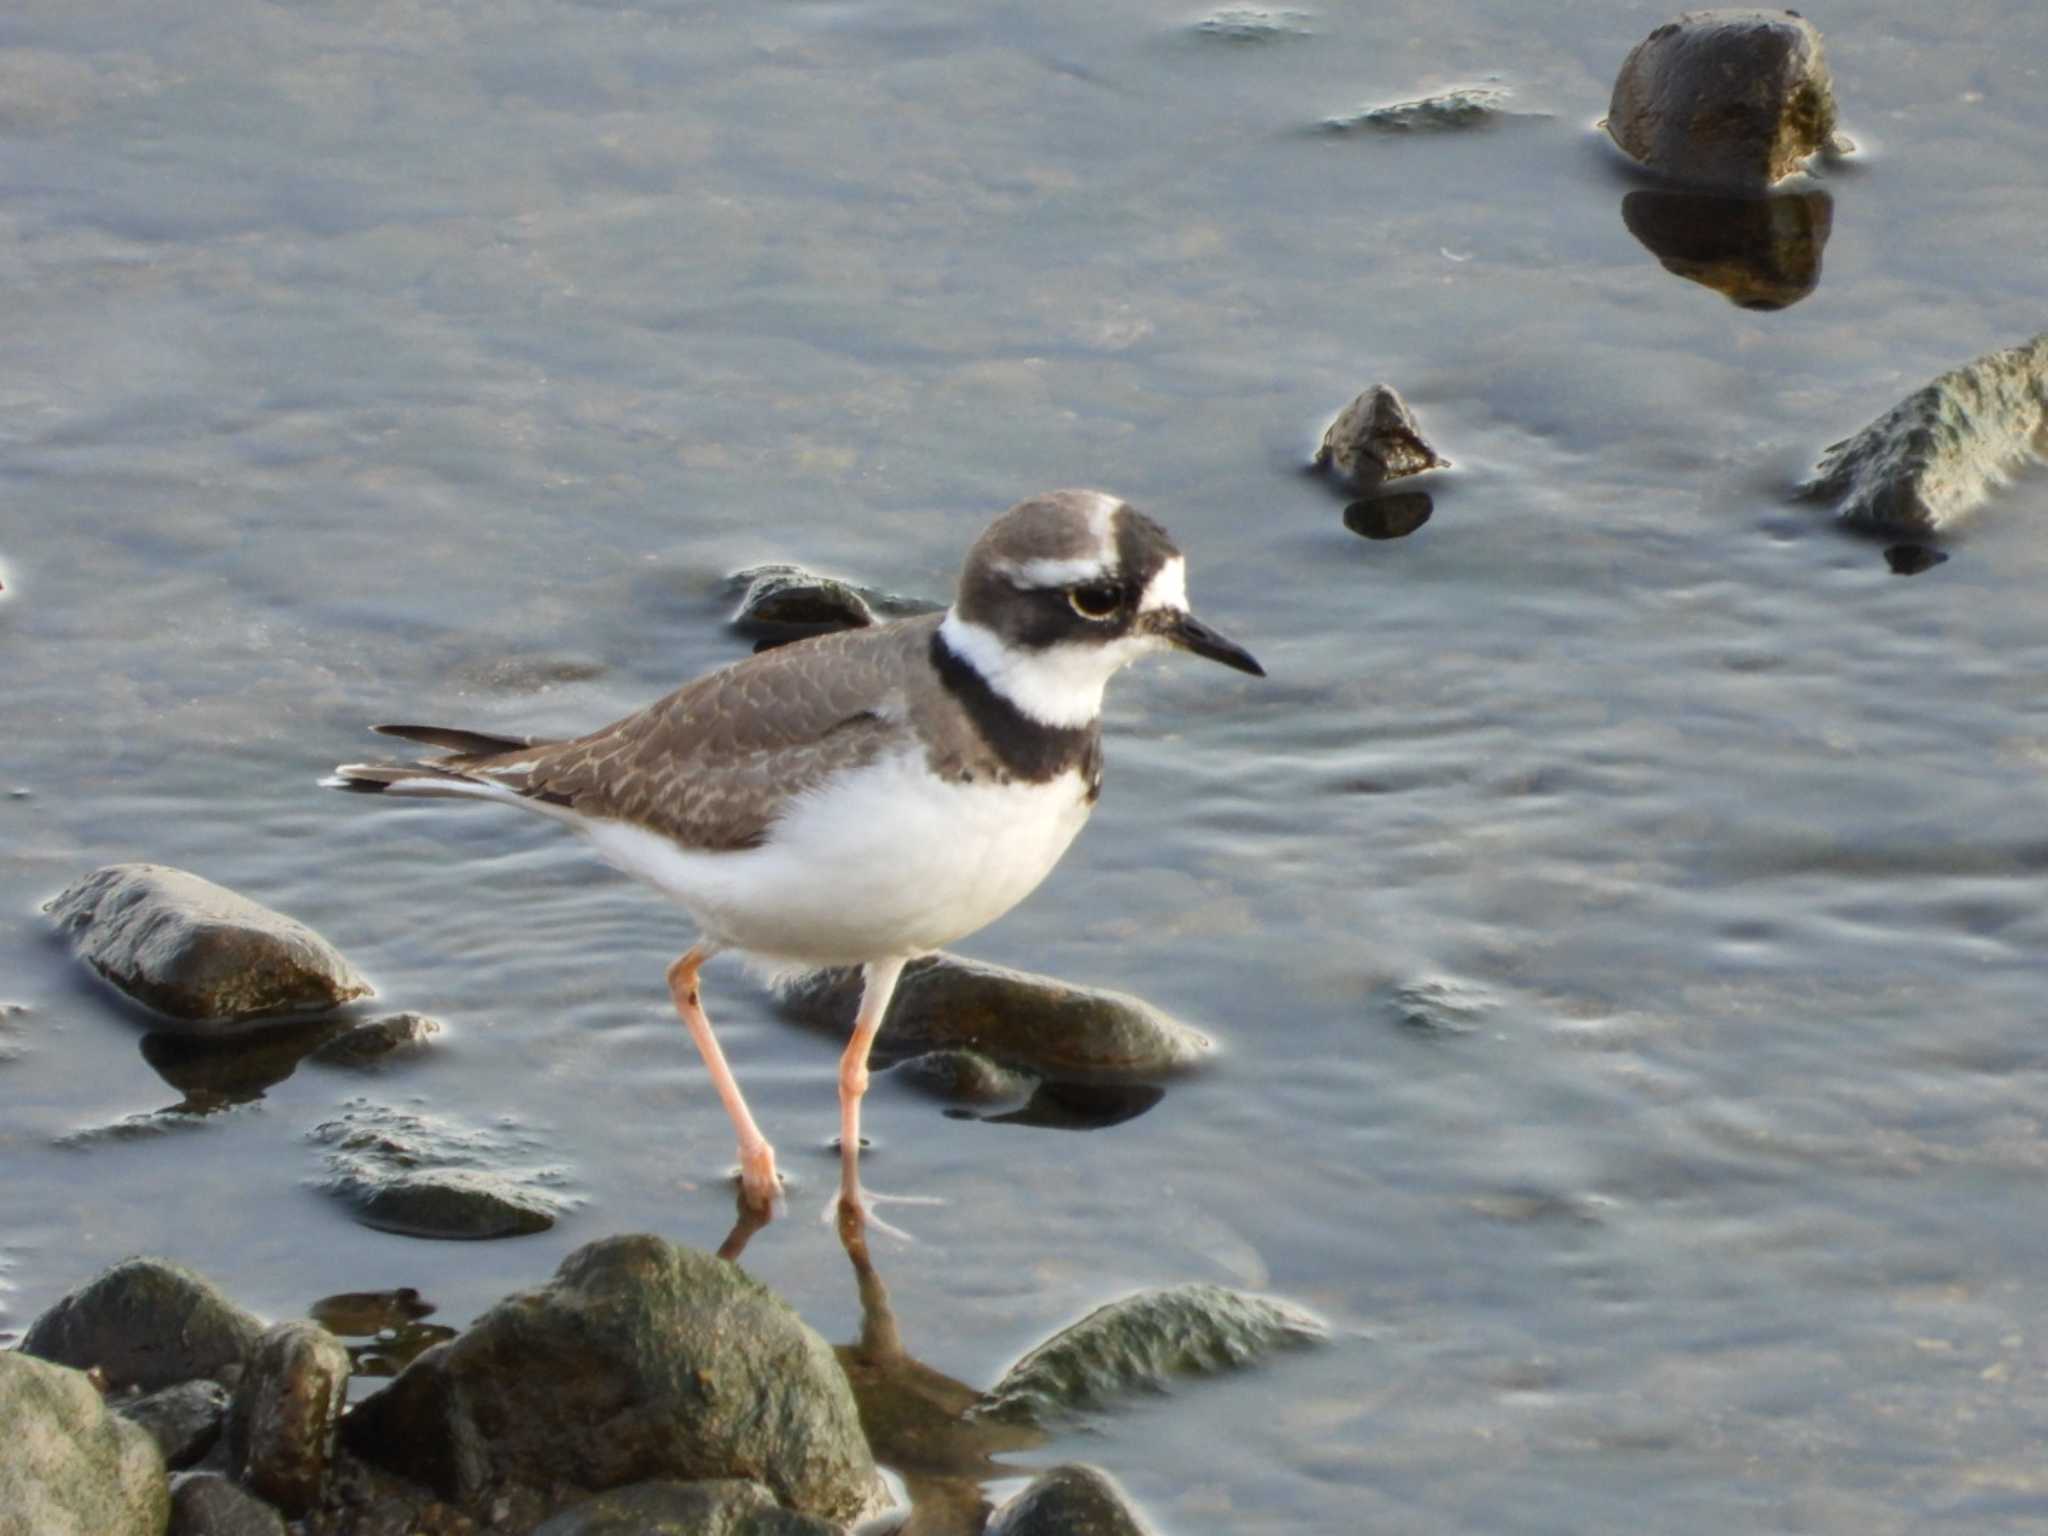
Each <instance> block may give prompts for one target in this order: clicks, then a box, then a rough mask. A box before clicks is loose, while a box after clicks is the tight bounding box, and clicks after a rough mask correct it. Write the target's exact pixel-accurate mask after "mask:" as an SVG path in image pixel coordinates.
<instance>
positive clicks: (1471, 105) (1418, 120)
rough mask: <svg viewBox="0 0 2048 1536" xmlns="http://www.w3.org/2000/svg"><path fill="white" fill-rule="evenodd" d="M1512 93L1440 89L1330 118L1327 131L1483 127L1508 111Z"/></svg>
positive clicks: (1502, 89) (1431, 130)
mask: <svg viewBox="0 0 2048 1536" xmlns="http://www.w3.org/2000/svg"><path fill="white" fill-rule="evenodd" d="M1508 100H1509V92H1508V91H1507V89H1506V88H1505V87H1502V86H1498V85H1467V86H1460V87H1459V88H1458V89H1456V90H1451V91H1439V92H1437V94H1436V95H1434V96H1421V97H1418V98H1416V99H1415V100H1414V101H1390V102H1387V103H1386V104H1385V105H1384V106H1377V107H1365V108H1362V109H1360V110H1359V111H1357V112H1353V113H1351V114H1350V115H1349V116H1348V117H1326V118H1324V119H1323V130H1324V132H1326V133H1356V132H1357V131H1359V130H1360V129H1366V130H1369V131H1371V132H1374V133H1442V132H1445V131H1447V130H1451V129H1457V128H1483V127H1487V126H1489V125H1491V124H1493V123H1497V122H1499V121H1500V120H1501V118H1502V117H1503V116H1505V115H1506V113H1507V104H1508Z"/></svg>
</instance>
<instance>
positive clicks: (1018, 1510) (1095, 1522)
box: [985, 1462, 1152, 1536]
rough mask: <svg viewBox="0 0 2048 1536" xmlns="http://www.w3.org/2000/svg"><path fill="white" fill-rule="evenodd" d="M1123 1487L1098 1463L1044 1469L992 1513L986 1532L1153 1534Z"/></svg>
mask: <svg viewBox="0 0 2048 1536" xmlns="http://www.w3.org/2000/svg"><path fill="white" fill-rule="evenodd" d="M1151 1533H1152V1527H1151V1526H1149V1525H1147V1524H1146V1523H1145V1518H1144V1516H1142V1515H1140V1514H1139V1513H1138V1511H1137V1509H1136V1508H1135V1507H1133V1505H1132V1504H1131V1502H1130V1500H1129V1499H1128V1498H1126V1497H1125V1496H1124V1491H1123V1490H1122V1489H1121V1488H1119V1487H1117V1485H1116V1483H1115V1481H1114V1480H1113V1479H1112V1478H1111V1477H1110V1475H1109V1474H1108V1473H1107V1472H1104V1471H1102V1470H1101V1469H1100V1468H1099V1467H1089V1466H1083V1465H1081V1464H1080V1463H1078V1462H1072V1463H1069V1464H1068V1465H1066V1466H1064V1467H1054V1468H1053V1469H1052V1470H1051V1471H1049V1472H1041V1473H1040V1474H1039V1475H1038V1476H1037V1477H1034V1478H1033V1479H1032V1480H1031V1483H1030V1485H1029V1486H1028V1487H1027V1488H1025V1490H1024V1491H1023V1492H1022V1493H1020V1494H1018V1495H1017V1496H1016V1497H1015V1498H1014V1499H1012V1500H1010V1502H1009V1503H1007V1504H1005V1505H1004V1506H1003V1507H1002V1508H1001V1509H999V1510H997V1511H996V1512H995V1514H994V1515H992V1516H991V1517H990V1518H989V1522H988V1526H987V1529H986V1532H985V1536H1151Z"/></svg>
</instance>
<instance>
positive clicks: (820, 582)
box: [729, 565, 945, 645]
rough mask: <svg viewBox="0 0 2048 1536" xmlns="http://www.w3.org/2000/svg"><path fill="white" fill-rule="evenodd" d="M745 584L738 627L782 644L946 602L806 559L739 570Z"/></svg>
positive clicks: (736, 578) (735, 620) (736, 576)
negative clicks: (809, 566)
mask: <svg viewBox="0 0 2048 1536" xmlns="http://www.w3.org/2000/svg"><path fill="white" fill-rule="evenodd" d="M729 580H730V584H731V585H732V586H734V587H739V588H742V589H743V590H742V591H741V593H740V601H739V606H738V607H737V608H735V609H734V610H733V615H732V620H731V622H732V627H733V628H734V629H735V630H737V631H739V633H741V634H743V635H745V636H747V637H748V638H749V639H752V640H759V641H763V642H765V643H766V644H770V645H782V644H786V643H787V642H789V641H791V640H801V639H803V638H804V637H805V636H807V635H822V634H827V633H829V632H830V631H832V630H835V629H866V628H867V627H868V626H869V625H871V624H878V623H880V622H881V621H882V620H884V619H899V618H903V617H905V616H907V615H909V614H913V613H935V612H937V611H938V610H939V609H940V608H942V607H944V606H945V605H944V604H942V603H932V602H927V601H925V600H924V599H923V598H917V597H904V596H901V595H900V594H898V593H895V592H883V591H881V590H879V589H877V588H875V587H862V586H856V585H854V583H852V582H850V581H841V580H840V579H839V578H838V577H836V576H820V575H818V574H816V573H815V572H813V571H807V570H805V569H804V568H803V567H802V566H800V565H756V566H751V567H749V568H748V569H746V570H744V571H735V572H733V574H732V576H731V577H730V578H729Z"/></svg>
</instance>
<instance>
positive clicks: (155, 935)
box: [44, 864, 371, 1027]
mask: <svg viewBox="0 0 2048 1536" xmlns="http://www.w3.org/2000/svg"><path fill="white" fill-rule="evenodd" d="M44 910H45V911H47V912H48V913H49V914H50V916H51V917H52V918H53V919H54V920H55V921H56V923H57V925H58V926H59V927H60V928H61V929H63V930H64V931H65V932H66V933H68V934H70V935H71V937H72V940H73V942H74V943H75V944H76V946H77V950H78V955H79V958H80V959H82V960H83V961H85V963H86V964H87V965H89V966H91V967H92V968H93V969H94V970H95V971H98V972H99V973H100V975H102V976H104V977H105V978H106V979H107V980H108V981H109V982H111V983H113V985H114V986H115V987H117V988H119V989H120V990H121V991H122V992H124V993H126V994H127V995H128V996H129V997H131V998H133V999H134V1000H135V1001H136V1002H138V1003H140V1004H142V1006H144V1007H145V1008H149V1009H152V1010H154V1011H155V1012H157V1013H160V1014H162V1015H164V1016H165V1017H166V1018H171V1019H177V1020H180V1021H181V1022H183V1023H186V1024H189V1025H193V1026H215V1027H217V1026H223V1025H231V1024H239V1023H242V1022H245V1021H247V1020H250V1019H265V1018H274V1017H276V1016H278V1015H281V1014H291V1013H315V1012H319V1011H321V1010H324V1009H328V1008H334V1007H337V1006H339V1005H340V1004H342V1003H345V1002H348V1001H350V1000H351V999H353V998H358V997H365V996H367V995H368V994H369V992H370V991H371V987H370V984H369V983H368V982H367V981H365V980H364V979H363V978H362V977H361V976H359V975H357V974H356V971H355V969H354V968H353V967H352V966H351V965H350V964H349V963H348V962H347V961H346V960H344V959H343V958H342V957H341V953H340V951H338V950H337V949H335V947H334V946H333V945H332V944H329V943H328V942H327V941H326V940H325V939H323V938H321V937H320V935H318V934H317V933H315V932H313V930H312V929H310V928H308V927H306V926H305V924H303V923H300V922H297V921H295V920H294V919H292V918H289V917H286V916H285V915H284V914H283V913H281V912H273V911H271V910H270V908H268V907H265V906H261V905H259V904H258V903H256V902H253V901H251V900H249V898H248V897H246V896H239V895H237V894H236V893H235V892H233V891H231V890H228V889H227V888H226V887H224V886H218V885H215V884H214V883H213V882H212V881H211V880H203V879H201V878H200V877H199V876H198V875H194V874H188V873H187V872H186V871H184V870H182V869H170V868H167V867H165V866H164V865H161V864H110V865H108V866H107V867H106V868H105V869H101V870H96V871H95V872H94V873H92V874H90V875H88V876H86V877H85V878H84V879H83V880H80V881H79V882H78V883H77V884H75V885H73V886H71V887H70V888H69V889H68V890H66V891H64V892H63V893H62V894H61V895H59V896H58V897H57V898H56V899H55V900H54V901H51V902H50V903H49V904H48V905H47V906H46V907H45V909H44Z"/></svg>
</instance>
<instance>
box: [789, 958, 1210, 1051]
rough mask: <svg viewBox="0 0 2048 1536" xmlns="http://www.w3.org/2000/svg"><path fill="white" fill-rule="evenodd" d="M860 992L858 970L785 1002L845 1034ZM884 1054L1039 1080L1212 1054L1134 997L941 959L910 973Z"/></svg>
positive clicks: (815, 980) (837, 974)
mask: <svg viewBox="0 0 2048 1536" xmlns="http://www.w3.org/2000/svg"><path fill="white" fill-rule="evenodd" d="M860 990H861V980H860V972H859V971H858V970H831V971H818V972H814V973H813V974H811V975H809V976H806V977H803V978H801V979H800V980H798V981H796V982H794V983H793V984H791V985H790V986H789V987H787V988H785V989H784V991H783V993H782V997H781V1003H782V1008H783V1011H784V1012H785V1013H786V1014H788V1015H789V1016H790V1017H791V1018H794V1019H797V1020H799V1021H800V1022H802V1023H806V1024H810V1025H813V1026H815V1027H817V1028H820V1029H824V1030H829V1031H833V1032H835V1033H839V1034H844V1033H845V1032H846V1031H847V1030H849V1029H851V1028H852V1027H853V1018H854V1014H855V1013H856V1012H857V1011H858V1009H859V1006H860ZM875 1049H876V1051H877V1053H878V1054H879V1057H880V1059H881V1060H884V1061H894V1060H898V1059H900V1058H902V1057H904V1056H914V1055H917V1054H919V1053H921V1052H925V1051H938V1050H951V1049H962V1050H973V1051H978V1052H980V1053H981V1054H982V1055H983V1056H985V1057H987V1058H989V1059H990V1060H992V1061H996V1062H1000V1063H1002V1064H1003V1065H1005V1066H1010V1067H1020V1068H1022V1069H1024V1070H1026V1071H1030V1072H1045V1073H1055V1074H1057V1073H1081V1074H1088V1073H1098V1072H1099V1073H1150V1072H1164V1071H1170V1070H1172V1069H1174V1068H1177V1067H1185V1066H1190V1065H1192V1064H1193V1063H1195V1062H1198V1061H1200V1060H1201V1059H1202V1058H1203V1057H1204V1056H1206V1055H1207V1054H1208V1052H1209V1049H1210V1046H1209V1041H1208V1039H1207V1038H1206V1037H1205V1036H1203V1035H1202V1034H1200V1033H1198V1032H1197V1031H1195V1030H1193V1029H1190V1028H1189V1027H1188V1026H1187V1025H1185V1024H1183V1023H1181V1022H1180V1021H1179V1020H1178V1019H1175V1018H1172V1017H1170V1016H1169V1015H1167V1014H1165V1013H1162V1012H1161V1011H1160V1010H1159V1009H1157V1008H1154V1007H1153V1006H1152V1005H1151V1004H1150V1003H1148V1002H1145V1001H1144V1000H1143V999H1142V998H1136V997H1132V996H1130V995H1129V994H1128V993H1124V992H1109V991H1100V990H1097V989H1095V988H1091V987H1075V986H1069V985H1068V984H1067V983H1066V982H1063V981H1058V980H1055V979H1054V978H1052V977H1050V976H1034V975H1032V974H1030V973H1029V972H1027V971H1013V970H1010V969H1008V968H1007V967H1004V966H1000V965H988V964H985V963H983V962H982V961H979V960H965V959H962V958H961V957H960V956H958V955H932V956H930V957H928V958H926V959H923V960H914V961H912V962H911V963H910V964H909V965H907V966H905V967H904V968H903V975H902V978H901V979H900V980H899V981H898V982H897V983H896V995H895V998H894V1000H893V1001H892V1002H891V1003H890V1006H889V1017H888V1020H887V1021H886V1022H885V1023H884V1024H883V1025H882V1030H881V1033H880V1034H879V1035H877V1036H876V1037H875Z"/></svg>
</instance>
